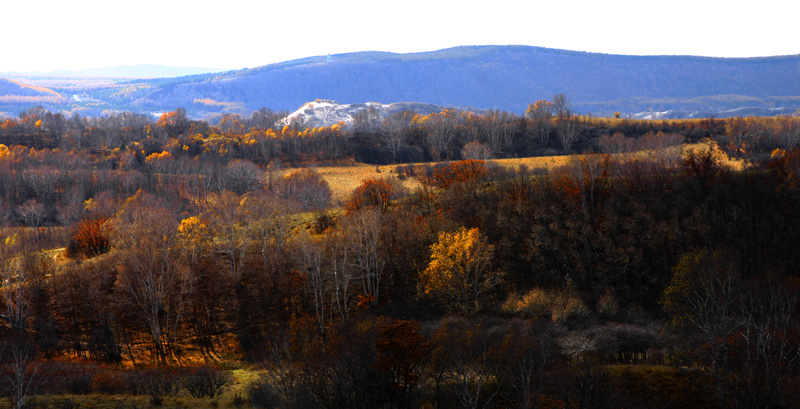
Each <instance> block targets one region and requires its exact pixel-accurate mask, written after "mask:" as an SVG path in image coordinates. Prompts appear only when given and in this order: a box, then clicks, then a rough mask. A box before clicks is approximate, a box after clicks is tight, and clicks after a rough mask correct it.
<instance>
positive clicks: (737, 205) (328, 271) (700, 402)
mask: <svg viewBox="0 0 800 409" xmlns="http://www.w3.org/2000/svg"><path fill="white" fill-rule="evenodd" d="M284 115H285V113H276V112H272V111H269V110H266V109H264V110H258V111H255V112H253V113H252V114H251V115H249V116H246V117H242V116H238V115H233V114H231V115H226V116H224V117H223V118H222V120H221V121H220V123H219V125H210V124H209V123H207V122H204V121H198V120H192V119H191V118H189V117H188V116H187V113H186V111H184V110H183V109H177V110H173V111H169V112H167V113H165V114H163V115H162V116H161V117H160V118H159V119H158V120H156V121H153V120H152V119H151V118H150V116H147V115H140V114H136V113H131V112H125V113H115V114H111V115H108V116H104V117H98V118H84V117H81V116H72V117H69V118H66V117H64V115H63V114H61V113H52V112H48V111H46V110H44V109H31V110H28V111H25V112H24V113H23V114H22V115H20V116H19V117H18V118H13V119H7V120H5V121H3V122H2V123H0V204H2V208H0V307H2V308H0V406H3V407H4V406H5V405H13V406H14V407H17V408H24V407H29V406H30V405H33V404H41V405H42V406H56V405H58V406H59V407H76V406H87V407H94V406H102V405H100V404H98V402H112V403H110V404H114V405H120V404H119V402H124V405H126V406H124V407H126V408H139V407H158V406H165V407H172V406H187V407H188V406H193V407H194V406H197V407H207V408H217V407H219V405H225V406H227V405H232V406H234V407H245V406H247V407H252V408H272V407H284V408H299V409H304V408H309V409H311V408H361V409H368V408H370V409H371V408H423V407H436V408H464V407H466V408H479V407H483V408H525V409H527V408H535V407H546V408H614V407H626V408H674V407H681V408H731V407H741V408H749V407H764V408H778V407H787V408H796V407H797V402H800V396H799V395H798V393H800V388H797V387H796V385H797V384H798V382H800V378H799V377H798V373H799V371H800V341H799V340H798V337H797V334H798V330H800V320H799V319H798V318H800V316H799V315H798V303H797V301H798V291H799V290H800V289H799V288H798V271H800V253H798V252H797V251H796V249H797V248H798V246H800V219H798V218H797V217H796V215H797V214H798V211H800V186H799V185H798V180H800V150H799V149H798V145H800V118H791V117H778V118H731V119H726V120H718V119H703V120H683V121H644V120H628V119H617V118H591V117H581V116H575V115H573V114H572V113H571V111H570V109H569V104H568V100H567V99H566V98H565V96H564V95H563V94H557V95H555V96H554V97H553V98H552V100H539V101H535V102H533V103H531V104H529V107H528V110H527V113H526V115H525V116H524V117H523V116H516V115H513V114H509V113H507V112H501V111H487V112H485V113H481V114H476V113H474V112H465V111H456V110H450V109H445V110H442V111H440V112H433V113H429V114H419V113H413V112H408V111H405V112H399V113H396V114H393V115H391V116H389V117H388V118H386V119H385V120H383V121H374V120H373V119H374V118H371V117H370V116H364V117H359V118H357V120H356V121H355V122H354V123H353V124H352V126H344V125H340V124H335V125H332V126H329V127H316V128H303V127H301V126H300V124H298V123H292V124H289V125H284V126H282V127H278V126H275V124H276V122H277V120H278V119H280V118H282V117H283V116H284ZM686 142H691V146H689V145H688V144H687V143H686ZM578 149H579V152H581V154H577V153H576V150H578ZM545 152H550V153H562V154H563V155H565V157H563V158H559V161H558V165H555V163H556V161H555V160H553V161H552V163H553V164H554V165H553V166H546V167H545V166H542V167H528V166H513V167H504V166H501V165H498V164H496V163H494V162H493V161H492V158H494V157H515V156H523V155H526V154H530V153H545ZM568 154H569V155H571V156H569V157H566V155H568ZM420 158H421V159H424V160H429V161H433V162H434V163H408V162H417V161H418V159H420ZM354 159H359V160H364V161H366V160H369V161H371V163H380V162H382V163H393V164H394V165H392V166H388V167H387V166H384V167H377V166H376V167H375V172H374V173H372V175H371V176H370V177H368V178H365V179H364V180H362V181H361V183H360V184H359V185H358V187H357V188H356V189H354V190H353V191H352V192H350V193H349V194H347V195H346V197H345V199H344V200H342V201H341V202H334V201H333V199H332V193H331V192H332V189H331V185H330V184H329V182H328V181H326V180H325V179H324V178H323V177H322V176H321V175H320V172H318V171H317V169H316V168H315V165H317V164H322V163H324V164H336V163H338V164H341V165H342V166H347V165H348V164H351V163H352V162H353V161H354ZM730 163H735V164H736V167H735V168H734V167H731V166H729V165H728V164H730ZM387 168H388V169H390V170H388V171H387ZM381 169H383V170H381ZM403 180H414V181H415V183H414V185H415V186H417V187H416V188H415V189H413V190H411V189H408V188H406V187H405V186H404V184H402V183H400V182H401V181H403ZM753 402H759V404H758V405H754V404H753ZM119 407H122V406H119Z"/></svg>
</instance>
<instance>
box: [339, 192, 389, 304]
mask: <svg viewBox="0 0 800 409" xmlns="http://www.w3.org/2000/svg"><path fill="white" fill-rule="evenodd" d="M341 223H342V229H343V232H344V234H345V240H346V243H347V245H348V248H349V256H348V260H349V261H348V263H349V264H350V267H351V268H352V269H353V272H354V273H355V274H357V276H358V277H360V279H361V286H362V290H363V292H364V295H366V296H367V297H369V298H370V303H371V304H372V305H377V303H378V297H379V296H380V290H381V284H382V279H383V266H384V260H383V259H382V258H381V257H380V252H379V246H380V233H381V226H382V224H383V217H382V214H381V211H380V209H376V208H368V209H363V210H361V211H358V212H355V213H351V214H350V215H348V216H347V217H346V218H344V220H342V222H341Z"/></svg>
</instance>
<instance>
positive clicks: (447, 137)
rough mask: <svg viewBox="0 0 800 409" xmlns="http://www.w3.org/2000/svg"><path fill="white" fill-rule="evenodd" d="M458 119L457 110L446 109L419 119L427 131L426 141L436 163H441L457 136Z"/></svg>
mask: <svg viewBox="0 0 800 409" xmlns="http://www.w3.org/2000/svg"><path fill="white" fill-rule="evenodd" d="M456 121H457V117H456V112H455V110H452V109H445V110H443V111H442V112H439V113H433V114H430V115H426V116H424V117H421V118H420V119H419V123H420V124H421V125H422V126H423V129H425V140H426V143H427V144H428V147H429V148H430V151H431V156H433V160H434V161H440V160H442V158H443V155H444V153H445V152H446V151H447V148H448V147H449V146H450V142H452V141H453V139H454V138H455V136H456V133H457V132H458V129H457V127H456V126H457V122H456Z"/></svg>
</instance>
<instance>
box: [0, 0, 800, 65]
mask: <svg viewBox="0 0 800 409" xmlns="http://www.w3.org/2000/svg"><path fill="white" fill-rule="evenodd" d="M4 3H6V4H3V6H2V7H0V21H1V23H0V41H2V49H3V53H2V57H0V72H3V71H22V72H28V71H45V72H46V71H51V70H61V69H65V70H75V69H89V68H103V67H110V66H117V65H136V64H159V65H168V66H176V67H209V68H219V69H241V68H248V67H257V66H262V65H267V64H270V63H276V62H281V61H287V60H292V59H297V58H303V57H309V56H316V55H325V54H338V53H346V52H355V51H390V52H400V53H406V52H423V51H434V50H439V49H443V48H448V47H455V46H460V45H508V44H515V45H532V46H540V47H548V48H560V49H567V50H575V51H589V52H599V53H610V54H628V55H700V56H712V57H757V56H772V55H790V54H800V41H798V40H797V38H798V29H797V25H796V24H797V23H796V19H797V17H796V16H797V10H795V9H794V7H795V6H792V4H793V3H795V1H794V0H780V1H778V0H760V1H759V2H753V1H747V2H744V1H736V0H734V1H705V0H693V1H687V0H671V1H659V2H655V1H648V0H639V1H629V0H625V1H598V0H595V1H584V0H579V1H567V0H548V1H539V0H483V1H481V2H474V1H471V0H461V1H437V0H398V1H391V2H388V1H380V0H328V1H324V0H295V1H280V2H278V1H274V0H261V1H253V0H248V1H245V0H225V1H216V2H209V1H204V0H192V1H185V0H136V1H131V0H116V1H109V0H7V1H4ZM9 3H10V4H9ZM756 4H757V6H756Z"/></svg>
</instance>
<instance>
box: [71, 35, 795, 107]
mask: <svg viewBox="0 0 800 409" xmlns="http://www.w3.org/2000/svg"><path fill="white" fill-rule="evenodd" d="M119 87H124V88H125V92H124V93H119V92H111V91H109V90H108V89H107V88H104V89H99V88H98V89H94V90H87V91H86V92H87V93H88V94H91V96H92V97H93V98H94V99H96V100H101V101H107V104H108V107H107V109H126V110H135V111H139V112H164V111H168V110H173V109H175V108H177V107H184V108H186V110H187V112H188V113H189V114H190V115H192V116H194V117H213V116H214V115H219V114H221V113H225V112H233V113H240V114H245V115H247V114H249V113H251V112H252V111H254V110H257V109H259V108H261V107H268V108H271V109H274V110H288V111H293V110H295V109H297V108H298V107H300V106H302V105H303V104H305V103H306V102H308V101H314V100H316V99H328V100H335V101H338V102H339V103H342V104H357V103H365V102H367V101H380V102H381V103H392V102H421V103H427V104H435V105H440V106H452V107H461V108H476V109H502V110H507V111H511V112H514V113H518V114H521V113H523V112H524V111H525V109H526V107H527V105H528V104H529V103H531V102H534V101H536V100H538V99H549V98H551V97H552V96H553V95H554V94H556V93H564V94H566V95H567V96H568V97H569V98H570V100H571V101H572V103H573V107H574V109H575V111H576V112H580V113H594V114H597V115H611V114H612V113H613V112H615V111H619V112H623V113H629V114H634V113H638V112H641V111H654V112H655V111H668V110H676V111H678V110H680V111H687V112H697V111H700V112H718V111H725V110H733V109H742V108H747V109H751V110H752V109H756V110H762V111H763V112H768V110H769V109H772V108H785V109H786V110H789V111H792V110H794V109H797V108H800V55H793V56H778V57H759V58H710V57H691V56H624V55H610V54H596V53H586V52H575V51H564V50H555V49H547V48H539V47H529V46H465V47H456V48H451V49H445V50H440V51H435V52H425V53H410V54H395V53H386V52H358V53H348V54H337V55H331V56H317V57H309V58H304V59H299V60H292V61H287V62H283V63H278V64H270V65H266V66H263V67H258V68H252V69H245V70H239V71H229V72H223V73H216V74H198V75H192V76H187V77H178V78H168V79H166V78H165V79H151V80H137V81H129V82H121V83H120V84H119ZM759 112H761V111H759Z"/></svg>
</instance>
